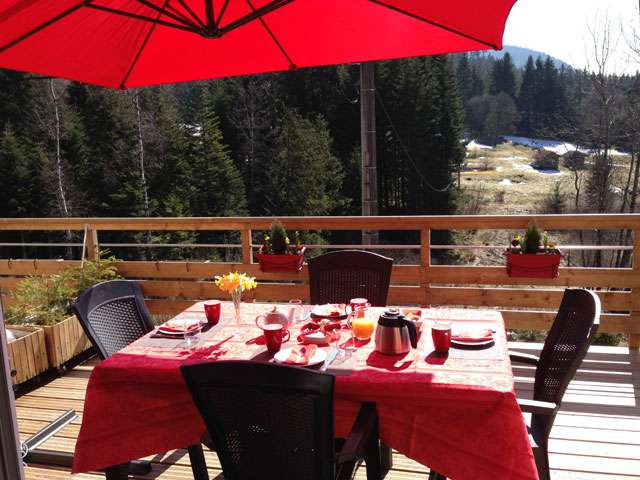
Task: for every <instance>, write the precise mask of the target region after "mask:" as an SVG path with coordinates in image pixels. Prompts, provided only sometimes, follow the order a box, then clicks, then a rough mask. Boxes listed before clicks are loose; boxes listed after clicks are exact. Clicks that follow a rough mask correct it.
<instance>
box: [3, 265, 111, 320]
mask: <svg viewBox="0 0 640 480" xmlns="http://www.w3.org/2000/svg"><path fill="white" fill-rule="evenodd" d="M115 261H116V260H115V258H114V257H108V258H98V259H96V260H87V261H85V262H84V263H83V265H81V266H77V267H71V268H68V269H66V270H64V271H63V272H61V273H58V274H54V275H33V276H29V277H27V278H25V279H24V280H22V281H21V282H20V283H19V284H18V286H17V288H16V289H15V290H14V291H13V292H12V293H11V294H10V295H11V297H13V299H14V303H13V305H12V306H11V308H9V309H8V311H7V319H8V320H9V322H10V323H16V324H32V325H55V324H56V323H58V322H61V321H62V320H64V319H65V318H67V317H68V316H69V315H70V314H71V306H72V305H73V302H75V300H76V298H77V297H78V295H80V293H81V292H82V291H83V290H85V289H86V288H89V287H90V286H92V285H95V284H97V283H100V282H103V281H106V280H113V279H116V278H121V277H120V276H119V275H118V273H117V270H116V265H115Z"/></svg>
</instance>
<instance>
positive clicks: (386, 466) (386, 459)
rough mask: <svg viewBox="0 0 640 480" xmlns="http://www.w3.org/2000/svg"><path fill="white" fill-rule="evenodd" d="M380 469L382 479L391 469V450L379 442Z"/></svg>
mask: <svg viewBox="0 0 640 480" xmlns="http://www.w3.org/2000/svg"><path fill="white" fill-rule="evenodd" d="M380 467H381V468H382V478H384V477H385V476H386V475H387V473H389V470H391V468H392V467H393V455H392V453H391V448H390V447H389V446H388V445H386V444H384V443H383V442H380Z"/></svg>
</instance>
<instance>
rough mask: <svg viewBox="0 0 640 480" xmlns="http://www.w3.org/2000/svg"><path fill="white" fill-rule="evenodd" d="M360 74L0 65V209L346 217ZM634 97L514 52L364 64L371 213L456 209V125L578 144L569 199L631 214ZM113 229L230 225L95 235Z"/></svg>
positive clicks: (145, 236) (154, 237) (190, 237)
mask: <svg viewBox="0 0 640 480" xmlns="http://www.w3.org/2000/svg"><path fill="white" fill-rule="evenodd" d="M359 87H360V85H359V67H358V66H357V65H343V66H333V67H324V68H312V69H303V70H298V71H292V72H283V73H274V74H265V75H256V76H251V77H242V78H230V79H223V80H216V81H203V82H194V83H186V84H176V85H168V86H161V87H150V88H143V89H135V90H130V91H124V92H121V91H115V90H107V89H103V88H98V87H92V86H87V85H82V84H78V83H73V82H67V81H62V80H52V79H34V78H33V77H32V76H29V75H24V74H21V73H16V72H11V71H0V191H1V192H2V195H1V196H0V216H2V217H30V216H32V217H43V216H240V215H254V216H265V215H273V216H285V215H349V214H356V215H357V214H359V213H360V198H361V192H360V188H361V187H360V104H359V102H358V99H359ZM639 99H640V82H639V77H638V76H637V75H636V76H635V77H629V76H612V75H606V74H605V73H603V72H600V73H589V72H586V71H577V70H574V69H572V68H570V67H566V66H564V65H562V66H561V67H560V68H558V67H556V65H555V64H554V62H553V60H552V59H550V58H546V59H545V58H536V59H534V58H532V57H530V58H529V59H528V62H527V63H526V65H525V67H524V68H522V69H516V68H515V67H514V65H513V62H512V59H511V57H510V55H509V54H508V53H506V54H505V55H504V56H503V57H502V58H494V57H490V56H487V55H484V54H481V53H471V54H455V55H450V56H435V57H428V58H414V59H405V60H396V61H389V62H378V63H377V65H376V110H377V117H376V118H377V124H376V131H377V151H378V195H379V211H380V213H381V214H387V215H401V214H451V213H455V212H456V207H457V205H456V203H457V202H464V198H465V197H464V195H460V192H459V190H458V184H457V182H456V181H455V180H456V173H459V172H460V170H461V168H462V165H463V162H464V159H465V152H464V144H463V142H462V140H463V139H464V138H478V139H480V140H481V141H489V142H490V141H498V140H499V138H500V137H501V136H503V135H508V134H518V135H522V136H532V137H543V138H544V137H546V138H554V139H562V140H567V141H570V142H573V143H577V144H579V145H581V146H583V147H585V148H590V149H591V150H592V152H593V155H592V157H593V158H592V160H590V162H589V165H590V166H589V167H588V169H587V168H585V167H584V166H582V167H576V168H575V169H574V170H572V171H573V173H574V181H573V183H574V186H575V197H574V201H573V202H570V203H571V205H570V209H571V210H572V211H592V212H607V211H620V212H625V211H635V209H636V203H637V201H636V199H637V196H638V194H639V193H640V168H639V166H638V161H637V159H638V157H637V152H638V151H639V150H640V147H639V140H638V139H639V138H640V137H639V135H638V128H637V126H638V124H640V121H639V120H638V119H639V118H640V116H639V114H638V111H639V110H638V105H640V100H639ZM613 147H616V148H619V149H623V150H626V151H628V152H630V153H631V154H632V155H631V160H630V164H629V168H628V175H627V176H626V179H627V180H626V183H625V186H624V187H623V193H624V195H623V196H622V197H621V198H622V200H620V199H619V198H617V197H616V198H614V194H613V193H612V192H613V191H614V190H615V189H612V181H613V178H614V172H615V165H614V162H613V157H612V155H611V154H610V152H611V149H612V148H613ZM587 170H588V171H587ZM585 172H586V173H585ZM583 177H584V180H585V181H584V182H583V181H582V180H583ZM583 183H584V185H583ZM461 199H462V200H461ZM565 208H566V207H565ZM3 235H4V237H3V238H5V239H7V241H13V240H12V239H15V237H11V238H12V239H9V237H8V235H9V234H3ZM352 235H357V233H353V234H352ZM49 238H50V237H48V238H47V239H49ZM403 238H404V237H403ZM67 239H69V240H70V239H71V235H70V234H68V235H67ZM125 239H126V240H132V239H135V240H146V241H154V242H164V243H167V242H173V241H180V242H193V241H200V242H208V241H211V242H214V241H222V240H224V241H235V240H237V239H234V238H233V235H232V234H227V233H224V232H222V233H218V234H214V233H208V234H203V233H198V234H195V233H193V232H191V233H188V232H183V233H180V232H176V233H163V234H159V233H153V232H148V233H140V234H136V235H134V234H131V235H129V234H122V233H108V232H105V234H104V236H103V237H101V240H102V241H105V240H106V241H114V242H115V241H121V240H125ZM384 239H386V237H385V238H383V240H384ZM388 239H389V240H391V241H393V240H394V239H393V238H392V237H388ZM15 240H16V241H17V240H18V239H15ZM332 240H336V238H333V239H332ZM345 240H347V239H346V238H345ZM348 240H353V241H355V242H357V241H358V239H357V238H355V237H349V238H348ZM396 240H397V239H396ZM407 240H408V241H410V242H413V243H415V242H416V241H417V239H407ZM439 240H446V238H442V239H440V238H435V239H434V241H436V242H437V241H439ZM627 240H628V239H626V238H625V239H620V241H627ZM181 252H184V251H181ZM5 253H6V252H5ZM174 253H175V252H174ZM7 254H8V255H11V256H17V255H19V253H16V252H13V251H12V252H9V253H7ZM23 254H26V253H24V252H23ZM51 254H52V255H53V254H54V252H52V253H51ZM119 254H120V252H119ZM180 254H181V255H182V253H180ZM146 255H147V256H153V255H154V254H153V253H152V252H151V251H149V252H147V253H146ZM123 256H124V255H123Z"/></svg>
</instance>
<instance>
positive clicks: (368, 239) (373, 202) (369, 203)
mask: <svg viewBox="0 0 640 480" xmlns="http://www.w3.org/2000/svg"><path fill="white" fill-rule="evenodd" d="M375 71H376V64H375V62H362V63H361V64H360V144H361V152H362V153H361V157H362V158H361V161H362V179H361V180H362V216H363V217H368V216H375V215H378V174H377V168H376V166H377V160H376V87H375ZM362 243H363V244H365V245H375V244H378V243H379V239H378V231H377V230H372V229H366V230H363V231H362Z"/></svg>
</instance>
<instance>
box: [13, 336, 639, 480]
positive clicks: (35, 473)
mask: <svg viewBox="0 0 640 480" xmlns="http://www.w3.org/2000/svg"><path fill="white" fill-rule="evenodd" d="M511 347H512V348H513V349H517V350H520V351H525V352H528V353H536V352H537V351H539V349H540V345H539V344H522V343H518V344H511ZM94 364H95V361H93V360H91V361H89V362H87V363H85V364H84V365H81V366H79V367H76V368H74V369H73V370H72V371H70V372H69V373H68V374H67V375H65V376H63V377H61V378H57V379H55V380H53V381H51V382H49V383H47V384H45V385H43V386H41V387H40V388H38V389H37V390H34V391H32V392H30V393H28V394H25V395H23V396H21V397H20V398H18V399H17V401H16V403H17V413H18V422H19V428H20V433H21V435H23V436H25V437H26V436H28V435H30V434H31V433H33V432H35V431H37V430H38V429H39V428H41V427H43V426H44V425H45V423H46V422H48V421H50V420H52V419H54V418H55V417H57V416H58V415H59V414H61V413H62V412H63V411H65V410H67V409H69V408H73V409H75V410H76V411H77V412H78V413H79V414H82V410H83V403H84V394H85V388H86V384H87V379H88V378H89V375H90V373H91V369H92V366H93V365H94ZM514 372H515V374H516V378H517V389H518V395H519V396H522V397H525V398H527V397H530V396H531V394H532V390H533V379H532V372H533V369H532V368H531V367H526V366H514ZM639 401H640V354H638V353H637V352H635V353H629V350H628V349H627V348H622V347H592V348H591V350H590V351H589V354H588V356H587V358H586V360H585V362H584V363H583V365H582V368H581V369H580V370H579V372H578V374H577V376H576V378H575V379H574V381H573V382H572V383H571V385H570V387H569V390H568V391H567V394H566V395H565V402H564V404H563V407H562V410H561V412H560V414H559V415H558V418H557V420H556V423H555V427H554V429H553V431H552V433H551V437H552V440H551V444H550V450H551V468H552V478H553V479H554V480H560V479H572V480H573V479H585V480H604V479H607V480H616V479H619V480H622V479H624V480H629V479H632V478H637V479H640V406H639V404H638V402H639ZM79 424H80V420H76V422H75V423H74V424H72V425H70V426H68V427H67V428H65V429H64V430H62V431H61V432H59V433H58V434H57V435H56V436H55V437H54V438H52V439H51V440H49V441H48V442H47V443H45V444H44V445H42V448H47V449H51V450H60V451H67V452H71V451H73V448H74V444H75V439H76V436H77V434H78V429H79ZM151 460H152V461H153V470H152V473H151V474H150V475H147V476H144V477H135V478H144V479H159V480H178V479H190V478H192V476H191V469H190V466H189V460H188V456H187V454H186V451H179V450H178V451H174V452H168V453H166V454H164V455H157V456H154V457H151ZM207 463H208V465H209V467H210V470H211V471H210V473H211V478H215V476H216V475H218V474H219V473H220V468H219V464H218V461H217V457H216V455H215V454H213V453H207ZM427 471H428V470H427V469H426V468H425V467H423V466H421V465H418V464H417V463H415V462H413V461H411V460H409V459H407V458H406V457H404V456H402V455H400V454H396V455H394V469H393V471H392V472H390V474H389V475H388V477H387V478H389V479H392V480H405V479H418V478H420V479H426V475H425V474H426V472H427ZM26 477H27V479H28V480H57V479H67V478H71V475H70V473H69V472H68V471H67V470H63V469H54V468H50V467H42V466H37V465H29V466H28V467H27V469H26ZM73 478H74V479H77V480H80V479H97V478H103V476H102V475H101V474H99V473H92V474H81V475H76V476H73ZM356 478H358V479H364V478H365V475H364V469H360V471H359V472H358V474H357V477H356Z"/></svg>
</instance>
